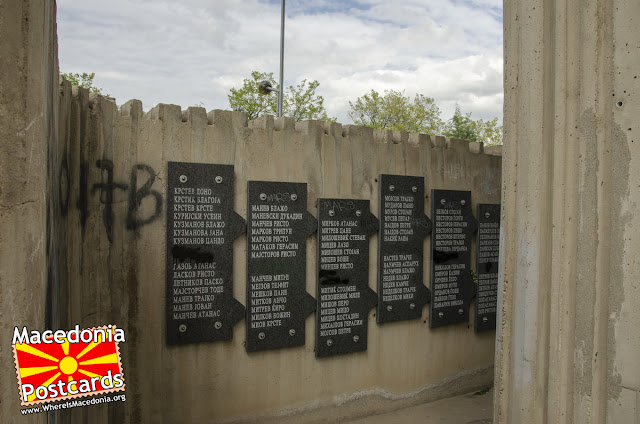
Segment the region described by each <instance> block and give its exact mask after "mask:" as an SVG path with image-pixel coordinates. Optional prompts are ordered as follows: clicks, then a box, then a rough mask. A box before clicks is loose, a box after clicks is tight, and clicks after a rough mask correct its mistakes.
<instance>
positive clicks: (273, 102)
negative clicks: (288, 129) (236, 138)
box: [227, 71, 335, 121]
mask: <svg viewBox="0 0 640 424" xmlns="http://www.w3.org/2000/svg"><path fill="white" fill-rule="evenodd" d="M263 80H268V81H269V82H271V85H272V86H273V87H274V88H275V89H279V87H278V84H277V83H276V81H275V79H274V77H273V72H268V73H267V72H258V71H253V72H251V78H245V80H244V81H243V84H242V87H240V88H231V89H230V90H229V91H230V92H231V93H230V94H229V95H228V96H227V97H228V99H229V105H230V106H231V109H232V110H236V111H242V112H247V114H248V115H249V119H250V120H251V119H256V118H257V117H259V116H262V115H266V114H272V115H275V114H276V111H277V101H278V97H277V96H276V93H272V94H270V95H262V94H260V93H259V92H258V85H259V84H260V81H263ZM319 85H320V83H319V82H318V81H315V80H314V81H311V82H309V83H307V80H306V79H304V80H302V82H301V83H300V84H298V85H296V86H295V87H294V86H292V85H291V86H289V87H288V88H287V89H285V92H284V97H283V99H282V108H283V114H284V116H288V117H291V118H293V119H295V120H296V121H301V120H303V119H316V120H322V121H335V118H330V117H329V116H328V115H327V111H326V109H325V107H324V98H323V97H322V96H320V95H318V94H316V89H317V88H318V86H319Z"/></svg>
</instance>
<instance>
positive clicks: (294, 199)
mask: <svg viewBox="0 0 640 424" xmlns="http://www.w3.org/2000/svg"><path fill="white" fill-rule="evenodd" d="M291 200H293V201H294V202H295V201H296V200H298V195H297V194H295V193H293V194H292V195H291Z"/></svg>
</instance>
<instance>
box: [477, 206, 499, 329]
mask: <svg viewBox="0 0 640 424" xmlns="http://www.w3.org/2000/svg"><path fill="white" fill-rule="evenodd" d="M499 255H500V205H499V204H498V205H496V204H484V203H483V204H478V247H477V249H476V271H477V276H478V287H477V295H476V303H475V309H476V313H475V315H476V316H475V324H474V329H475V331H476V332H477V333H479V332H482V331H490V330H495V329H496V304H497V299H498V257H499Z"/></svg>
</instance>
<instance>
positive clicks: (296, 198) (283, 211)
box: [246, 181, 318, 352]
mask: <svg viewBox="0 0 640 424" xmlns="http://www.w3.org/2000/svg"><path fill="white" fill-rule="evenodd" d="M247 191H248V195H247V327H246V328H247V343H246V349H247V352H255V351H259V350H266V349H279V348H283V347H292V346H302V345H304V341H305V319H306V318H307V316H309V314H311V313H312V312H313V311H315V310H316V300H315V299H314V298H313V297H312V296H311V295H310V294H309V293H307V291H306V289H305V282H306V278H305V277H306V258H307V245H306V240H307V237H308V236H310V235H311V234H313V233H314V232H315V231H316V230H317V225H318V223H317V221H316V219H315V218H314V217H313V215H311V214H310V213H309V212H307V184H306V183H284V182H264V181H249V183H248V189H247Z"/></svg>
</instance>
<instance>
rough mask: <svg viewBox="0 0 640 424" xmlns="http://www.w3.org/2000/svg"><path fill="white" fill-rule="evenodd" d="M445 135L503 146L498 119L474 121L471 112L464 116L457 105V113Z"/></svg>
mask: <svg viewBox="0 0 640 424" xmlns="http://www.w3.org/2000/svg"><path fill="white" fill-rule="evenodd" d="M443 135H445V136H447V137H455V138H461V139H463V140H469V141H482V142H484V143H487V144H502V126H501V125H498V118H493V119H491V120H489V121H484V120H482V119H478V120H473V119H472V118H471V112H469V113H466V114H464V115H463V114H462V112H460V107H459V106H457V105H456V111H455V113H454V114H453V116H452V117H451V119H450V120H449V121H447V123H446V125H445V126H444V131H443Z"/></svg>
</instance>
